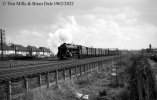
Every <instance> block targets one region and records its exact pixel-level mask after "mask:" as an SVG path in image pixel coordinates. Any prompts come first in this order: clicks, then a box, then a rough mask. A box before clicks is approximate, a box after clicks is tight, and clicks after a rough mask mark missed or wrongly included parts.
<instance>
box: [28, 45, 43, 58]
mask: <svg viewBox="0 0 157 100" xmlns="http://www.w3.org/2000/svg"><path fill="white" fill-rule="evenodd" d="M27 50H28V52H29V55H30V56H36V57H38V55H39V53H40V52H41V51H40V49H39V48H37V47H35V46H27Z"/></svg>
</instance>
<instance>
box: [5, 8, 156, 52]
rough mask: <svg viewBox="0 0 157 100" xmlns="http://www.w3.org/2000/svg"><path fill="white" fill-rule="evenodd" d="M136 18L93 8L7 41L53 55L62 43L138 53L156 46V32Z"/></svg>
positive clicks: (119, 11)
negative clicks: (41, 49)
mask: <svg viewBox="0 0 157 100" xmlns="http://www.w3.org/2000/svg"><path fill="white" fill-rule="evenodd" d="M85 12H86V13H85ZM58 16H59V15H58ZM140 16H141V13H139V12H138V11H137V10H135V9H133V8H130V7H121V8H105V7H95V8H93V9H90V10H89V9H88V10H85V11H83V12H80V11H78V12H73V13H67V14H63V15H60V16H59V17H57V18H55V19H57V21H56V22H53V23H52V24H50V25H49V24H47V25H41V26H39V27H38V28H37V29H36V30H35V29H34V30H31V29H28V28H27V29H22V30H20V31H19V34H18V35H16V36H13V37H14V38H11V37H7V38H8V40H10V41H12V42H13V43H19V44H22V45H35V46H45V47H49V48H51V50H52V51H53V52H54V53H55V54H56V53H57V48H58V46H59V45H60V44H62V43H64V42H66V43H74V44H79V45H83V46H88V47H90V46H93V47H96V48H120V49H141V48H143V47H147V45H148V44H150V43H153V44H154V45H155V44H156V43H157V40H156V39H155V37H157V35H156V33H157V28H156V27H155V26H153V25H151V24H148V23H146V22H144V21H142V20H140ZM52 19H53V18H52ZM19 41H20V42H19Z"/></svg>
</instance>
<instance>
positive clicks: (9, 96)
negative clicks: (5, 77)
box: [7, 81, 12, 100]
mask: <svg viewBox="0 0 157 100" xmlns="http://www.w3.org/2000/svg"><path fill="white" fill-rule="evenodd" d="M11 95H12V91H11V81H8V95H7V100H11Z"/></svg>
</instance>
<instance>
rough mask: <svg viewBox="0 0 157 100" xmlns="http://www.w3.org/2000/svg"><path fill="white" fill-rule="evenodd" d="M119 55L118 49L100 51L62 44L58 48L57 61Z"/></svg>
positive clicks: (100, 49)
mask: <svg viewBox="0 0 157 100" xmlns="http://www.w3.org/2000/svg"><path fill="white" fill-rule="evenodd" d="M118 54H120V52H119V50H118V49H102V48H92V47H85V46H81V45H74V44H67V43H63V44H61V45H60V46H59V47H58V53H57V56H58V59H59V60H67V59H81V58H87V57H98V56H110V55H118Z"/></svg>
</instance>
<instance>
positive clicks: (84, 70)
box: [83, 64, 87, 74]
mask: <svg viewBox="0 0 157 100" xmlns="http://www.w3.org/2000/svg"><path fill="white" fill-rule="evenodd" d="M86 66H87V65H86V64H85V65H84V66H83V68H84V74H85V73H86Z"/></svg>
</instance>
